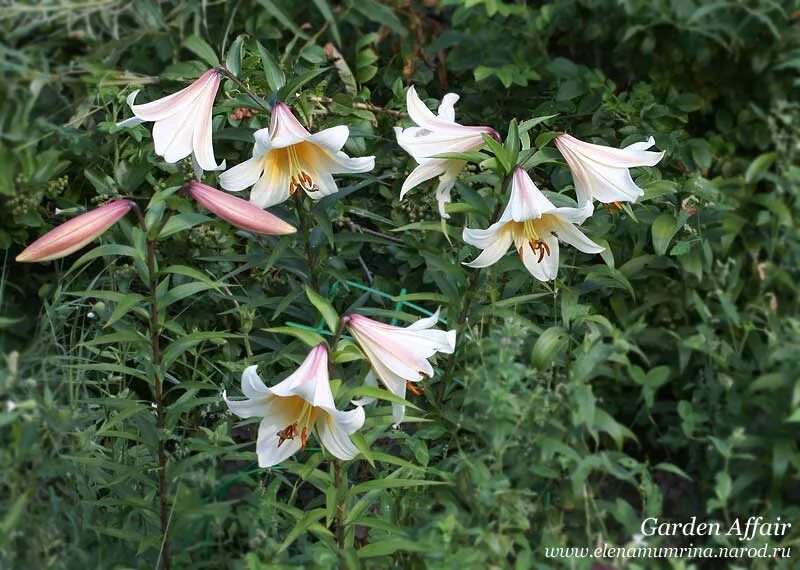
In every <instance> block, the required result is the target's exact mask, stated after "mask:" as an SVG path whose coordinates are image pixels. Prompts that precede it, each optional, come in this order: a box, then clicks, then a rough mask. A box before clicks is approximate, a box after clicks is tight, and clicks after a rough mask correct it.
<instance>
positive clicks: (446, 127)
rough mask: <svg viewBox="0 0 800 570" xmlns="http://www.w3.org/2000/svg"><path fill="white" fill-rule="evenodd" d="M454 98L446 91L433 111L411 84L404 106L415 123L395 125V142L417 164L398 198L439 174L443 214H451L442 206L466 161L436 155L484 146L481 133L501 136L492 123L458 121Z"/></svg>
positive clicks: (440, 200)
mask: <svg viewBox="0 0 800 570" xmlns="http://www.w3.org/2000/svg"><path fill="white" fill-rule="evenodd" d="M457 101H458V95H456V94H455V93H447V94H446V95H445V96H444V97H442V101H441V103H439V109H438V113H437V114H436V115H434V114H433V112H432V111H431V110H430V109H428V107H426V106H425V103H423V102H422V99H420V98H419V95H417V91H416V89H414V86H413V85H412V86H411V87H409V88H408V92H407V93H406V106H407V108H408V116H409V117H411V120H412V121H414V123H415V124H416V126H414V127H409V128H407V129H402V128H400V127H395V128H394V132H395V136H396V137H397V144H399V145H400V146H401V147H403V150H405V151H406V152H407V153H408V154H410V155H411V156H412V157H413V158H414V160H416V161H417V164H418V165H419V166H417V167H416V168H415V169H414V170H412V171H411V174H409V175H408V178H406V180H405V182H403V186H402V188H401V189H400V199H401V200H402V199H403V198H404V197H405V195H406V194H407V193H408V192H409V191H410V190H411V189H412V188H415V187H417V186H419V185H420V184H422V183H423V182H426V181H428V180H431V179H432V178H436V177H438V178H439V182H438V184H437V185H436V201H437V202H438V203H439V215H440V216H441V217H442V218H449V217H450V215H449V214H448V213H447V212H446V211H445V206H446V205H447V204H448V203H449V202H450V191H451V190H452V189H453V186H455V184H456V179H457V178H458V175H459V173H460V172H461V171H462V170H463V169H464V166H465V165H466V164H467V163H466V162H465V161H463V160H459V159H457V158H436V156H437V155H440V154H446V153H461V152H469V151H473V150H477V149H479V148H480V147H482V146H483V142H484V141H483V135H489V136H490V137H493V138H495V139H497V140H500V135H499V134H498V133H497V131H496V130H494V129H493V128H492V127H481V126H477V127H474V126H466V125H461V124H459V123H457V122H456V111H455V104H456V102H457Z"/></svg>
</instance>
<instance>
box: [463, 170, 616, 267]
mask: <svg viewBox="0 0 800 570" xmlns="http://www.w3.org/2000/svg"><path fill="white" fill-rule="evenodd" d="M592 212H593V208H592V204H591V202H587V203H586V205H585V206H583V207H581V208H556V207H555V206H554V205H553V203H552V202H550V200H548V199H547V198H546V197H545V195H544V194H542V192H541V190H539V189H538V188H537V187H536V185H535V184H534V183H533V180H531V177H530V176H528V173H527V172H525V170H524V169H523V168H521V167H519V166H518V167H517V168H516V170H514V178H513V179H512V181H511V197H510V198H509V200H508V205H507V206H506V209H505V211H504V212H503V215H502V216H500V221H498V222H496V223H494V224H492V225H491V226H489V228H487V229H485V230H479V229H475V230H473V229H468V228H464V233H463V239H464V241H465V242H467V243H468V244H470V245H474V246H476V247H479V248H481V249H482V250H483V251H482V252H481V254H480V255H479V256H478V257H476V258H475V259H474V260H473V261H471V262H470V263H465V265H467V266H469V267H488V266H489V265H492V264H494V263H497V262H498V261H499V260H500V258H502V257H503V256H504V255H505V254H506V252H507V251H508V248H509V247H511V244H514V246H515V247H516V249H517V253H519V256H520V257H521V258H522V263H523V264H524V265H525V268H526V269H527V270H528V271H529V272H530V274H531V275H533V276H534V277H535V278H536V279H538V280H539V281H552V280H553V279H555V278H556V275H557V274H558V241H559V240H561V241H563V242H565V243H568V244H569V245H571V246H572V247H574V248H576V249H578V250H579V251H582V252H584V253H600V252H601V251H603V249H604V248H603V247H601V246H599V245H597V244H596V243H594V242H593V241H592V240H590V239H589V238H588V237H586V236H585V235H584V234H583V232H581V231H580V230H579V229H578V228H576V227H575V224H581V223H583V222H584V221H585V220H586V218H588V217H589V216H591V215H592Z"/></svg>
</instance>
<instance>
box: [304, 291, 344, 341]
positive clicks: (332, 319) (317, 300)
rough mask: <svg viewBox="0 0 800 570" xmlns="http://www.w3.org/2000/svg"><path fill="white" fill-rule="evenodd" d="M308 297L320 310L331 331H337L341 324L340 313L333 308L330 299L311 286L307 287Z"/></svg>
mask: <svg viewBox="0 0 800 570" xmlns="http://www.w3.org/2000/svg"><path fill="white" fill-rule="evenodd" d="M306 297H308V300H309V301H311V304H312V305H314V307H315V308H316V309H317V310H318V311H319V313H320V314H321V315H322V318H323V319H325V324H326V325H328V329H330V331H331V332H336V329H337V327H338V326H339V314H338V313H337V312H336V309H334V308H333V305H331V303H330V301H328V300H327V299H325V298H324V297H323V296H322V295H320V294H319V293H317V292H316V291H314V290H313V289H311V287H306Z"/></svg>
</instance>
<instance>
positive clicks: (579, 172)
mask: <svg viewBox="0 0 800 570" xmlns="http://www.w3.org/2000/svg"><path fill="white" fill-rule="evenodd" d="M654 144H656V142H655V139H653V137H650V138H649V139H648V140H646V141H643V142H638V143H633V144H632V145H628V146H626V147H625V148H612V147H610V146H603V145H599V144H592V143H587V142H584V141H582V140H578V139H576V138H575V137H573V136H572V135H568V134H566V133H564V134H563V135H559V136H557V137H556V146H557V147H558V150H559V151H560V152H561V154H562V155H563V156H564V158H565V159H566V161H567V164H568V165H569V168H570V171H571V172H572V178H573V179H574V181H575V192H576V193H577V195H578V204H579V205H583V204H585V203H587V202H591V201H592V200H597V201H598V202H602V203H603V204H611V203H614V202H635V201H636V200H638V199H639V197H640V196H641V195H642V194H644V190H642V189H641V188H639V187H638V186H637V185H636V183H635V182H634V181H633V178H632V177H631V173H630V169H631V168H634V167H636V166H655V165H656V164H658V162H659V161H660V160H661V159H662V158H663V157H664V153H663V152H653V151H649V150H647V149H648V148H650V147H651V146H653V145H654Z"/></svg>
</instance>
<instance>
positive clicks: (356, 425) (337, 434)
mask: <svg viewBox="0 0 800 570" xmlns="http://www.w3.org/2000/svg"><path fill="white" fill-rule="evenodd" d="M364 419H365V415H364V408H362V407H360V406H359V407H356V408H354V409H352V410H349V411H346V412H339V411H336V412H335V413H328V414H322V415H321V416H320V417H319V419H318V420H317V424H316V428H317V434H318V435H319V440H320V442H322V445H323V447H325V449H327V450H328V451H330V452H331V454H332V455H333V456H334V457H336V458H338V459H341V460H342V461H347V460H350V459H353V458H354V457H355V456H356V455H358V448H357V447H356V446H355V445H353V442H352V441H351V440H350V434H352V433H354V432H355V431H357V430H359V429H361V427H362V426H363V425H364Z"/></svg>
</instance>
